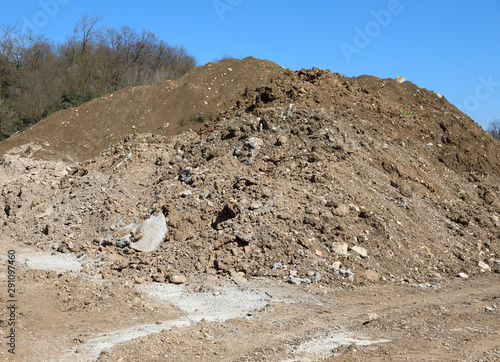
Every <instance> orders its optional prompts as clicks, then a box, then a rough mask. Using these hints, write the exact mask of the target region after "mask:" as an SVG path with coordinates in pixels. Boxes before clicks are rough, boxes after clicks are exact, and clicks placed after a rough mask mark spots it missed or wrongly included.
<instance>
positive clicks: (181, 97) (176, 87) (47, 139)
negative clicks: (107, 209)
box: [0, 58, 284, 161]
mask: <svg viewBox="0 0 500 362" xmlns="http://www.w3.org/2000/svg"><path fill="white" fill-rule="evenodd" d="M283 71H284V69H283V68H282V67H280V66H278V65H276V64H274V63H272V62H270V61H266V60H260V59H256V58H245V59H243V60H239V59H225V60H222V61H220V62H218V63H208V64H206V65H203V66H200V67H198V68H195V69H194V70H192V71H191V72H189V73H188V74H186V75H185V76H184V77H182V78H179V79H176V80H168V81H165V82H161V83H158V84H155V85H151V86H139V87H128V88H125V89H121V90H119V91H117V92H115V93H112V94H108V95H104V96H102V97H99V98H96V99H94V100H92V101H90V102H88V103H85V104H83V105H81V106H79V107H75V108H70V109H66V110H61V111H59V112H57V113H55V114H53V115H51V116H49V117H47V118H46V119H44V120H42V121H40V122H39V123H37V124H35V125H34V126H32V127H30V128H28V129H27V130H25V131H24V132H22V133H20V134H17V135H15V136H13V137H11V138H9V139H7V140H5V141H3V142H0V155H3V154H5V153H6V152H7V151H8V150H9V149H11V148H14V147H17V146H20V145H23V144H28V143H34V144H37V145H39V146H41V147H40V149H39V151H37V152H36V154H34V155H33V157H36V158H43V159H52V160H55V159H66V160H68V161H84V160H88V159H91V158H93V157H95V156H97V155H98V154H99V153H100V152H102V151H103V150H105V149H106V148H108V147H109V146H110V145H112V144H114V143H117V142H119V141H121V140H122V139H123V138H124V137H125V136H127V135H129V134H132V133H148V132H151V133H155V134H159V135H164V136H171V135H176V134H178V133H180V132H184V131H187V130H189V129H193V130H198V129H202V128H204V124H205V122H207V121H208V120H209V119H210V118H212V117H216V116H217V115H218V114H219V113H220V112H222V111H224V110H226V109H227V108H228V107H230V106H231V105H232V104H234V103H235V102H236V99H237V98H238V97H240V95H241V94H243V93H244V90H245V88H247V87H249V88H251V89H255V88H257V87H259V86H262V85H266V84H268V83H269V82H270V80H271V79H272V78H273V77H276V76H278V75H279V74H280V73H282V72H283Z"/></svg>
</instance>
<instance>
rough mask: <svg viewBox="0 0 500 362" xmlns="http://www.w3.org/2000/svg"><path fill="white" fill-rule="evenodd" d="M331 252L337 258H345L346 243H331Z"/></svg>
mask: <svg viewBox="0 0 500 362" xmlns="http://www.w3.org/2000/svg"><path fill="white" fill-rule="evenodd" d="M332 249H333V252H334V253H335V254H337V255H339V256H344V257H346V256H347V244H346V243H342V244H340V243H333V245H332Z"/></svg>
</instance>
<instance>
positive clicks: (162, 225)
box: [130, 212, 167, 252]
mask: <svg viewBox="0 0 500 362" xmlns="http://www.w3.org/2000/svg"><path fill="white" fill-rule="evenodd" d="M138 232H139V233H141V234H142V237H141V238H140V239H139V241H137V242H132V243H130V247H131V248H132V249H135V250H137V251H144V252H150V251H154V250H156V249H157V248H158V247H159V246H160V244H161V242H162V241H163V239H165V236H167V223H166V222H165V216H164V215H163V213H161V212H160V213H159V214H158V216H154V215H152V216H151V217H150V218H149V219H147V220H146V221H144V222H143V223H142V225H141V226H140V228H139V230H138Z"/></svg>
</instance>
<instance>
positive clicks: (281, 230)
mask: <svg viewBox="0 0 500 362" xmlns="http://www.w3.org/2000/svg"><path fill="white" fill-rule="evenodd" d="M399 97H401V99H400V98H399ZM292 103H293V104H294V106H295V109H293V111H291V112H288V113H287V117H286V119H283V116H282V115H284V114H285V113H286V110H287V109H288V108H289V105H290V104H292ZM407 103H408V104H411V105H412V107H410V106H408V105H407ZM420 105H423V106H425V107H424V108H425V111H422V112H421V111H420ZM403 107H409V109H411V110H412V111H411V113H410V114H409V115H407V116H405V119H404V122H403V121H402V120H401V119H400V118H401V117H400V110H401V109H402V108H403ZM405 109H406V108H405ZM425 112H428V114H427V115H428V117H427V116H425V114H426V113H425ZM455 113H456V114H460V117H461V118H460V119H457V118H455V117H452V116H451V114H455ZM439 114H442V115H439ZM203 127H204V128H203V129H202V130H201V131H197V132H194V131H187V132H184V133H182V134H176V135H175V136H173V137H163V136H160V135H158V134H135V135H130V136H127V137H125V138H124V139H122V140H121V141H116V143H115V144H113V145H109V146H108V147H107V148H106V150H105V151H103V152H102V153H101V154H100V155H99V157H97V158H95V159H92V160H89V161H88V162H83V163H81V164H69V163H64V162H49V161H40V160H35V159H33V158H26V157H25V155H27V154H32V152H31V151H30V152H28V153H26V151H27V150H28V146H23V147H20V148H19V149H17V150H13V151H12V153H11V154H7V155H5V156H4V160H3V162H2V163H1V164H0V182H1V184H0V190H1V192H0V211H1V212H0V225H2V233H5V235H12V237H13V238H18V239H19V240H23V242H25V243H26V244H28V245H34V246H36V247H37V248H40V249H44V250H48V251H51V252H57V251H58V250H59V251H60V252H64V253H85V254H88V255H89V256H92V257H100V258H101V262H100V266H99V267H100V268H101V273H102V274H103V276H104V275H106V276H107V277H109V278H112V277H113V278H114V277H118V276H120V277H123V278H128V279H130V280H135V278H136V277H137V278H139V279H138V280H142V279H140V278H145V279H144V280H145V282H158V283H163V282H165V280H168V277H167V276H168V275H169V274H171V273H175V274H180V275H186V276H189V278H192V277H193V276H195V275H201V274H202V273H215V274H220V275H225V276H227V275H231V273H232V272H231V271H233V273H244V276H245V278H251V277H270V278H277V279H280V280H289V279H290V278H289V275H290V274H289V273H290V271H292V270H294V271H296V273H297V274H295V275H292V276H293V278H295V279H297V278H298V279H309V280H310V281H315V282H318V283H321V284H335V285H344V283H345V284H347V283H355V284H357V283H359V284H365V283H385V282H392V283H405V284H416V283H424V282H431V283H432V282H433V281H435V280H436V279H443V278H454V277H456V276H457V275H458V273H466V274H467V275H470V276H471V278H472V276H475V275H477V274H478V271H480V270H484V271H488V270H489V269H488V268H486V267H484V265H483V264H481V265H479V262H480V261H482V262H483V263H485V264H486V265H488V266H489V267H490V269H491V272H492V273H498V272H500V265H499V264H498V263H497V262H496V261H497V260H499V254H500V250H499V243H498V240H499V237H500V235H499V234H498V227H497V226H498V225H497V224H498V215H500V204H499V201H498V200H500V197H499V190H500V188H499V187H500V186H499V183H498V175H499V174H500V171H499V169H500V167H499V166H498V161H496V159H497V158H495V157H496V156H495V155H498V150H497V148H498V146H495V144H493V143H492V140H491V139H490V138H488V137H486V136H483V134H482V133H481V132H482V131H481V132H479V130H478V129H476V128H474V125H473V123H472V122H471V121H470V120H469V119H468V118H467V117H466V116H464V115H462V114H461V113H459V111H458V110H456V109H455V108H454V107H452V106H451V105H449V104H448V103H447V102H446V100H445V99H439V98H438V97H436V96H435V94H433V93H432V92H429V91H426V90H423V89H419V88H417V87H416V86H414V85H413V84H411V83H410V82H405V83H404V84H402V85H398V83H396V82H395V81H394V80H391V79H388V80H380V79H378V78H373V77H359V78H356V79H351V78H346V77H343V76H341V75H338V74H334V73H329V72H325V71H321V70H317V69H315V70H302V71H299V72H291V71H285V72H284V74H283V75H282V76H280V77H279V78H277V79H275V80H273V81H272V82H271V84H270V85H269V86H267V89H262V88H255V89H252V88H249V89H247V91H245V93H243V94H240V96H239V99H238V102H235V103H234V104H233V106H231V107H229V108H227V109H225V111H223V112H222V113H220V114H219V115H218V117H217V122H216V123H215V122H212V123H208V122H207V126H206V127H205V126H203ZM464 130H467V132H465V131H464ZM429 143H433V145H434V146H433V147H427V146H425V145H426V144H429ZM438 145H441V147H438ZM478 145H479V146H478ZM483 146H484V147H483ZM29 147H32V149H34V148H33V147H35V148H36V145H32V146H29ZM495 147H496V148H495ZM465 149H467V150H465ZM479 149H480V150H481V154H479V153H478V151H477V150H479ZM235 150H237V152H235ZM128 155H132V156H130V157H128ZM127 157H128V160H127V161H126V163H123V162H124V160H125V159H127ZM478 160H480V161H478ZM120 162H122V164H121V166H120V167H118V168H117V165H119V164H120ZM26 185H29V187H27V186H26ZM160 212H161V213H162V215H164V220H165V228H163V226H162V227H161V228H160V229H161V230H162V231H161V232H159V233H157V232H155V233H154V234H155V235H160V236H161V235H162V233H163V232H165V235H164V236H162V237H161V238H160V237H158V238H157V239H155V242H154V244H155V245H156V243H158V245H156V246H155V247H154V248H153V247H152V246H149V247H146V248H141V249H142V252H141V251H140V250H139V249H137V250H135V249H134V248H132V246H134V247H137V245H138V243H139V242H140V241H141V239H142V238H144V235H145V233H144V232H143V231H140V230H139V226H140V225H141V223H142V221H143V220H147V219H148V218H150V217H151V216H152V215H159V213H160ZM155 217H156V216H155ZM158 217H159V216H158ZM48 225H49V226H48ZM424 225H425V228H424V227H423V226H424ZM167 227H168V233H167V232H166V230H167ZM160 239H161V240H160ZM146 250H148V251H146ZM153 250H154V252H152V251H153ZM144 251H146V253H147V254H146V253H144ZM115 256H120V258H121V259H120V258H115ZM235 275H236V274H235ZM316 275H319V277H318V278H317V277H316ZM318 279H319V280H318ZM299 281H300V282H301V283H304V282H305V281H301V280H299Z"/></svg>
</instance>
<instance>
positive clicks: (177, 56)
mask: <svg viewBox="0 0 500 362" xmlns="http://www.w3.org/2000/svg"><path fill="white" fill-rule="evenodd" d="M100 20H101V18H99V17H95V16H92V17H90V16H87V15H85V16H83V17H82V18H81V19H80V20H78V21H77V22H76V24H75V26H74V28H73V30H72V32H71V33H70V34H69V35H68V36H67V37H66V39H65V40H64V41H63V42H61V43H58V44H55V43H54V42H53V41H51V40H49V39H48V38H47V37H46V36H45V35H40V34H36V33H34V32H33V31H31V30H28V31H27V32H25V33H23V32H21V30H20V27H19V26H17V25H7V24H4V25H0V140H1V139H4V138H7V137H9V136H10V135H12V134H14V133H15V132H17V131H19V130H21V129H24V128H25V127H27V126H29V125H31V124H34V123H36V122H37V121H39V120H41V119H42V118H44V117H47V116H48V115H49V114H51V113H53V112H55V111H58V110H60V109H65V108H69V107H74V106H79V105H80V104H82V103H84V102H87V101H89V100H91V99H93V98H96V97H98V96H100V95H103V94H106V93H110V92H114V91H116V90H118V89H121V88H124V87H127V86H137V85H147V84H154V83H157V82H160V81H163V80H167V79H173V78H178V77H181V76H182V75H184V74H185V73H186V72H188V71H189V70H191V69H193V68H194V67H195V66H196V59H195V58H194V57H192V56H190V55H189V54H188V53H187V51H186V50H185V49H184V47H182V46H170V45H168V44H167V43H166V42H165V41H163V40H161V39H159V38H158V37H157V36H156V35H155V34H154V33H152V32H150V31H145V30H144V31H142V32H137V31H136V30H134V29H132V28H130V27H129V26H122V27H121V28H119V29H114V28H104V27H100V24H99V22H100Z"/></svg>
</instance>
